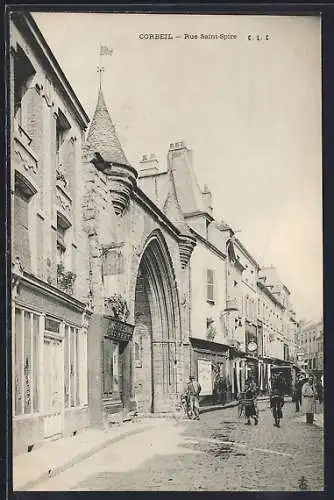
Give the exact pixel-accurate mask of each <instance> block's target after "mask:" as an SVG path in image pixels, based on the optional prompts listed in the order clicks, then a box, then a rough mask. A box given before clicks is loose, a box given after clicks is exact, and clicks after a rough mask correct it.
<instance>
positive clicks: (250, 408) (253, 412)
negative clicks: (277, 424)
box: [244, 376, 259, 425]
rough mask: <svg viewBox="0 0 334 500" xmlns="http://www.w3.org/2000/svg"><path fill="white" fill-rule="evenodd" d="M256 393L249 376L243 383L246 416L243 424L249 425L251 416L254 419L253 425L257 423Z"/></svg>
mask: <svg viewBox="0 0 334 500" xmlns="http://www.w3.org/2000/svg"><path fill="white" fill-rule="evenodd" d="M257 395H258V388H257V385H256V384H255V382H254V381H253V379H252V377H251V376H249V377H248V378H247V380H246V385H245V392H244V398H245V403H246V404H245V416H246V418H247V422H246V424H245V425H251V418H253V419H254V425H257V424H258V422H259V418H258V411H257V406H256V397H257Z"/></svg>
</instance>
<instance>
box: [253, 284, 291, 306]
mask: <svg viewBox="0 0 334 500" xmlns="http://www.w3.org/2000/svg"><path fill="white" fill-rule="evenodd" d="M256 283H257V286H258V287H259V288H260V289H261V290H263V291H264V292H265V293H266V295H267V296H268V297H269V298H270V299H271V300H272V301H273V302H274V303H275V304H276V305H278V306H279V307H280V308H281V309H285V307H284V306H283V304H281V302H279V300H277V299H276V297H275V296H274V295H273V294H272V293H271V291H270V290H268V288H267V287H266V286H265V285H264V284H263V283H262V282H261V281H260V280H257V282H256Z"/></svg>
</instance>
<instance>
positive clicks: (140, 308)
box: [134, 237, 180, 412]
mask: <svg viewBox="0 0 334 500" xmlns="http://www.w3.org/2000/svg"><path fill="white" fill-rule="evenodd" d="M179 329H180V320H179V302H178V294H177V290H176V284H175V279H174V275H173V269H172V264H171V262H170V259H169V258H168V252H167V251H166V248H165V247H164V244H163V242H162V241H161V239H159V238H158V237H153V238H151V239H150V241H149V243H148V244H147V246H146V248H145V250H144V252H143V255H142V258H141V261H140V265H139V271H138V275H137V282H136V295H135V330H134V342H135V393H136V400H137V405H138V410H139V411H143V412H165V411H171V410H173V409H175V402H176V397H177V391H178V387H177V385H178V384H177V357H178V356H177V339H178V337H179Z"/></svg>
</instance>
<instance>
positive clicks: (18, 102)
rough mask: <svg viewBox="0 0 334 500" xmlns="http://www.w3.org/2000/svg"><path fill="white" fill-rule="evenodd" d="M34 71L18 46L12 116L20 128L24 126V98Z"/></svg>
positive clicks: (15, 60) (15, 57) (15, 61)
mask: <svg viewBox="0 0 334 500" xmlns="http://www.w3.org/2000/svg"><path fill="white" fill-rule="evenodd" d="M35 73H36V72H35V69H34V67H33V65H32V64H31V62H30V60H29V59H28V57H27V56H26V54H25V52H24V51H23V50H22V48H21V47H20V46H18V49H17V51H16V54H15V56H14V116H15V118H16V120H17V121H18V124H19V125H20V126H21V127H24V126H25V125H26V124H25V114H24V96H25V94H26V92H27V90H28V88H29V85H30V84H31V80H32V78H33V76H34V75H35Z"/></svg>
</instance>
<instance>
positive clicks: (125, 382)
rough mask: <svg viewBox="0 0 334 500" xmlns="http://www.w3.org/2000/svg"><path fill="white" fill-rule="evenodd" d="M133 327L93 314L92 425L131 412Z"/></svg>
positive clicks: (90, 365) (91, 354) (108, 317)
mask: <svg viewBox="0 0 334 500" xmlns="http://www.w3.org/2000/svg"><path fill="white" fill-rule="evenodd" d="M133 328H134V327H133V325H131V324H128V323H126V322H123V321H119V320H118V319H115V318H114V317H112V316H107V315H98V314H94V315H93V316H92V318H91V322H90V330H89V333H91V335H90V336H89V343H88V348H89V355H88V366H89V380H90V384H91V390H90V391H89V409H90V418H91V423H92V424H100V423H101V422H102V421H105V420H108V419H109V418H110V415H112V414H114V413H117V412H119V411H121V410H122V409H123V408H124V407H127V408H129V409H130V406H131V405H130V399H131V397H132V399H134V394H133V387H132V386H133V380H132V379H133V374H132V370H133V362H132V357H133V352H132V335H133Z"/></svg>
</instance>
